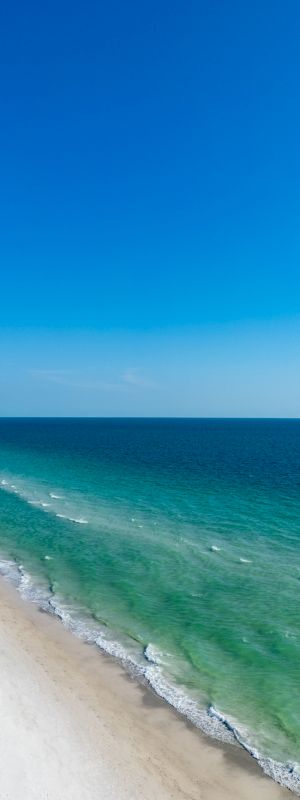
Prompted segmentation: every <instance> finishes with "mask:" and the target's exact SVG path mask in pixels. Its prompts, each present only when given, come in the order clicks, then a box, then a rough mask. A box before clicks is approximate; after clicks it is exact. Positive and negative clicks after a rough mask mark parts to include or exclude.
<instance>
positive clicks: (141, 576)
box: [0, 420, 300, 792]
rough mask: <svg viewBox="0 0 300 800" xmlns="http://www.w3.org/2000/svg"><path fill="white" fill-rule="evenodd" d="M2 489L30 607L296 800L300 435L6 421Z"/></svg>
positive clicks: (186, 425) (10, 555)
mask: <svg viewBox="0 0 300 800" xmlns="http://www.w3.org/2000/svg"><path fill="white" fill-rule="evenodd" d="M0 481H1V483H0V485H1V489H2V491H1V492H0V556H1V558H2V568H1V571H2V573H3V574H5V575H7V576H8V577H10V578H11V579H12V580H14V581H15V582H16V583H17V585H18V586H19V589H20V591H21V592H22V593H23V594H24V596H29V597H31V598H32V599H33V600H35V601H36V602H39V603H40V604H41V605H43V607H45V608H47V609H48V610H49V611H52V612H54V613H57V614H58V615H59V616H60V617H61V618H62V619H63V621H64V622H65V624H67V625H68V626H69V627H71V628H72V629H73V630H74V631H75V632H76V633H77V634H79V635H82V636H86V637H88V638H91V639H92V640H95V641H96V642H97V643H98V644H99V645H100V646H101V647H103V648H104V649H106V650H107V651H108V652H111V653H113V654H115V655H116V656H118V657H119V658H121V659H122V660H123V661H126V663H127V665H128V667H129V668H132V669H133V670H134V671H136V673H137V674H140V675H141V676H142V677H143V679H144V680H146V681H148V682H149V683H150V684H151V685H152V687H153V688H154V689H155V690H156V691H157V692H158V693H159V694H161V695H162V696H164V697H165V698H166V699H167V700H168V701H169V702H171V703H172V704H173V705H175V706H176V707H177V708H179V710H181V711H182V712H183V713H185V714H186V715H187V716H188V717H189V718H191V719H192V720H193V721H194V722H195V723H196V724H197V725H199V726H200V727H202V728H203V729H204V730H206V731H207V732H208V733H210V734H211V735H215V736H217V737H219V738H223V739H229V740H230V739H233V738H237V739H238V740H239V741H241V742H242V743H243V745H244V746H246V747H247V748H249V749H250V750H251V752H253V754H254V755H255V757H257V758H258V759H259V760H260V763H261V764H262V766H263V768H264V769H265V771H266V772H269V773H270V774H272V775H273V776H274V777H276V779H278V780H280V781H282V782H284V783H285V784H286V785H289V786H290V787H291V788H293V789H294V790H295V791H298V792H300V788H299V787H300V778H299V772H298V768H297V766H295V764H297V762H299V760H300V756H299V753H300V691H299V690H300V669H299V656H300V614H299V611H300V602H299V588H300V583H299V582H300V529H299V519H300V422H298V421H243V420H232V421H229V420H227V421H222V420H198V421H196V420H0ZM287 762H288V765H287Z"/></svg>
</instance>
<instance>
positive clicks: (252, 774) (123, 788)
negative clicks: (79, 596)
mask: <svg viewBox="0 0 300 800" xmlns="http://www.w3.org/2000/svg"><path fill="white" fill-rule="evenodd" d="M0 603H1V606H0V687H1V689H0V690H1V693H2V695H1V697H2V719H1V732H0V738H1V748H2V750H1V751H2V753H3V754H4V755H5V771H4V772H3V775H2V779H1V783H2V792H1V796H2V797H3V798H5V800H21V798H22V800H35V798H36V800H37V798H39V800H60V799H61V800H69V798H70V800H71V798H72V800H77V799H78V800H79V798H83V800H84V799H85V798H86V800H94V798H99V797H101V800H110V799H111V798H114V800H137V799H138V798H142V800H150V798H151V800H153V797H159V798H160V800H180V798H190V800H196V798H197V800H198V799H199V798H203V800H221V798H222V800H227V798H228V800H229V798H232V797H239V800H250V798H251V800H252V798H253V795H254V793H255V792H256V793H257V794H258V796H259V798H260V799H261V800H284V798H286V800H287V798H288V797H291V796H292V794H291V792H290V791H289V790H288V789H285V788H283V787H282V786H280V785H279V784H277V783H275V782H274V781H273V780H272V779H271V778H269V777H267V776H266V775H264V774H263V772H262V770H261V768H260V767H259V765H258V764H257V763H256V762H255V760H254V759H253V758H252V757H251V756H250V755H249V754H248V753H247V752H246V751H244V750H243V749H242V748H241V747H239V746H237V745H236V746H233V745H231V744H224V743H221V742H217V741H214V740H212V739H210V738H209V737H208V736H205V735H204V734H203V733H202V732H201V731H200V730H198V729H196V728H195V727H194V726H192V724H191V723H189V722H188V721H186V720H185V719H184V718H183V717H182V716H181V715H180V714H179V713H177V712H176V711H175V709H173V708H172V707H171V706H169V705H167V703H166V702H165V701H164V700H162V699H160V698H159V697H157V696H156V695H154V693H152V691H151V690H150V689H149V688H148V687H144V686H142V685H141V684H139V683H138V682H137V681H135V680H134V679H133V678H131V677H130V675H128V674H127V672H126V671H125V669H124V668H123V667H122V665H121V664H120V663H118V662H117V661H116V659H114V658H113V657H111V656H109V655H106V654H104V653H101V652H99V648H97V647H96V645H93V644H88V643H85V642H83V641H80V640H79V639H77V638H76V637H75V636H74V635H73V634H72V633H71V632H69V631H68V630H66V629H65V628H64V626H63V625H62V624H61V623H60V621H59V620H58V619H57V618H55V617H54V616H52V615H49V614H47V613H41V611H40V610H39V609H38V607H37V606H36V605H34V604H33V603H30V602H29V601H27V600H23V599H22V598H21V597H20V595H19V593H18V591H17V589H15V588H14V587H12V586H11V585H10V584H9V583H7V582H6V581H5V579H4V578H2V580H0Z"/></svg>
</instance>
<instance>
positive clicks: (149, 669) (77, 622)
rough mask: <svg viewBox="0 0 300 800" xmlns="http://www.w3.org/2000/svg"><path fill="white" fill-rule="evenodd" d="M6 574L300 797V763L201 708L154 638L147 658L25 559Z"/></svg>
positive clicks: (3, 567)
mask: <svg viewBox="0 0 300 800" xmlns="http://www.w3.org/2000/svg"><path fill="white" fill-rule="evenodd" d="M0 575H2V576H4V577H5V578H6V579H8V580H9V581H10V582H13V583H14V584H15V585H16V586H17V588H18V589H19V591H20V593H21V595H22V597H24V598H26V599H29V600H31V601H32V602H34V603H38V605H39V606H40V607H41V608H43V610H45V611H48V612H50V613H52V614H55V616H57V617H58V618H59V619H60V620H61V621H62V623H63V624H64V625H65V627H67V628H68V629H69V630H71V631H72V632H73V633H74V634H75V635H76V636H78V637H79V638H81V639H84V640H85V641H88V642H92V643H95V644H96V645H97V646H98V647H99V648H100V649H101V650H103V651H105V652H106V653H108V654H110V655H111V656H114V657H115V658H117V659H118V660H119V661H121V662H122V664H124V666H126V667H127V668H128V669H129V670H131V671H132V672H133V674H134V675H136V676H137V677H138V676H139V677H140V679H142V680H143V681H146V683H148V684H149V686H150V687H151V688H152V689H153V691H154V692H155V693H156V694H157V695H159V696H160V697H162V698H163V699H164V700H166V701H167V702H168V703H169V704H170V705H172V706H173V707H174V708H175V709H176V710H177V711H178V712H179V713H180V714H182V715H184V716H185V717H186V718H187V719H189V720H190V721H191V722H192V723H193V724H194V725H195V726H196V727H198V728H201V730H202V731H204V732H205V733H206V734H208V735H209V736H211V737H213V738H215V739H220V740H221V741H224V742H231V743H232V744H234V743H235V744H238V745H240V746H241V747H243V748H244V749H245V750H247V752H248V753H249V754H250V755H251V756H252V757H253V758H255V759H256V761H258V763H259V764H260V766H261V768H262V769H263V771H264V772H265V773H266V774H267V775H269V776H270V777H272V778H273V779H274V780H275V781H276V782H277V783H280V784H281V785H282V786H286V787H287V788H289V789H291V790H292V791H293V792H294V793H295V794H297V795H298V796H299V797H300V767H299V765H298V764H293V763H286V764H284V763H281V762H278V761H275V760H273V759H272V758H269V757H265V756H263V755H262V754H261V753H260V752H259V750H258V749H257V748H256V747H255V746H253V745H252V744H251V736H250V734H249V733H248V732H247V731H246V730H245V729H243V727H242V726H241V725H240V724H239V723H237V722H235V721H233V720H230V719H228V717H225V715H224V714H222V712H220V711H219V710H218V709H216V708H215V707H214V706H213V705H210V706H209V707H208V708H201V707H200V706H199V704H198V702H197V701H196V700H195V699H193V698H192V697H190V696H189V695H188V694H187V692H186V691H185V690H184V688H181V687H178V686H174V685H173V684H172V683H171V682H170V681H169V680H168V679H167V677H166V675H165V674H164V672H163V670H162V667H161V665H160V662H161V654H160V653H159V651H158V650H157V648H156V647H155V645H153V644H152V643H149V644H148V645H147V647H146V648H145V650H144V658H145V661H146V663H145V661H144V663H143V659H142V654H140V656H139V655H138V653H137V654H134V655H133V654H131V653H130V652H128V650H127V649H126V647H125V646H124V645H123V644H121V643H120V642H118V641H116V640H114V639H110V638H109V636H108V635H107V632H106V631H103V630H100V629H99V627H97V628H95V627H93V623H92V620H88V621H86V620H84V619H81V618H79V617H78V616H77V615H76V613H75V610H74V609H73V608H71V607H69V606H67V605H66V604H64V602H63V600H62V599H61V598H59V597H58V596H57V595H56V593H55V591H54V588H53V587H49V589H48V590H47V589H46V588H45V587H41V586H39V585H37V584H36V583H35V581H34V579H33V578H32V576H31V575H30V574H29V573H28V572H27V571H26V570H25V568H24V566H23V565H22V564H20V565H17V564H16V562H14V561H12V560H9V559H2V560H0Z"/></svg>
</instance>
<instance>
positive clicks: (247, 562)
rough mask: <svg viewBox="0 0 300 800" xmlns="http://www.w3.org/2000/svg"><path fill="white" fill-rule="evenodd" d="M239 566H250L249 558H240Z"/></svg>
mask: <svg viewBox="0 0 300 800" xmlns="http://www.w3.org/2000/svg"><path fill="white" fill-rule="evenodd" d="M240 562H241V564H252V561H251V560H250V558H240Z"/></svg>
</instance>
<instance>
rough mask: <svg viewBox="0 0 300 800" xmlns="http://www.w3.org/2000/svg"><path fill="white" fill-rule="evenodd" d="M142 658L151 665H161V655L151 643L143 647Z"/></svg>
mask: <svg viewBox="0 0 300 800" xmlns="http://www.w3.org/2000/svg"><path fill="white" fill-rule="evenodd" d="M144 656H145V658H146V659H147V661H150V663H151V664H161V653H160V652H159V650H158V649H157V647H155V645H153V644H151V642H149V644H147V646H146V647H145V649H144Z"/></svg>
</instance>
